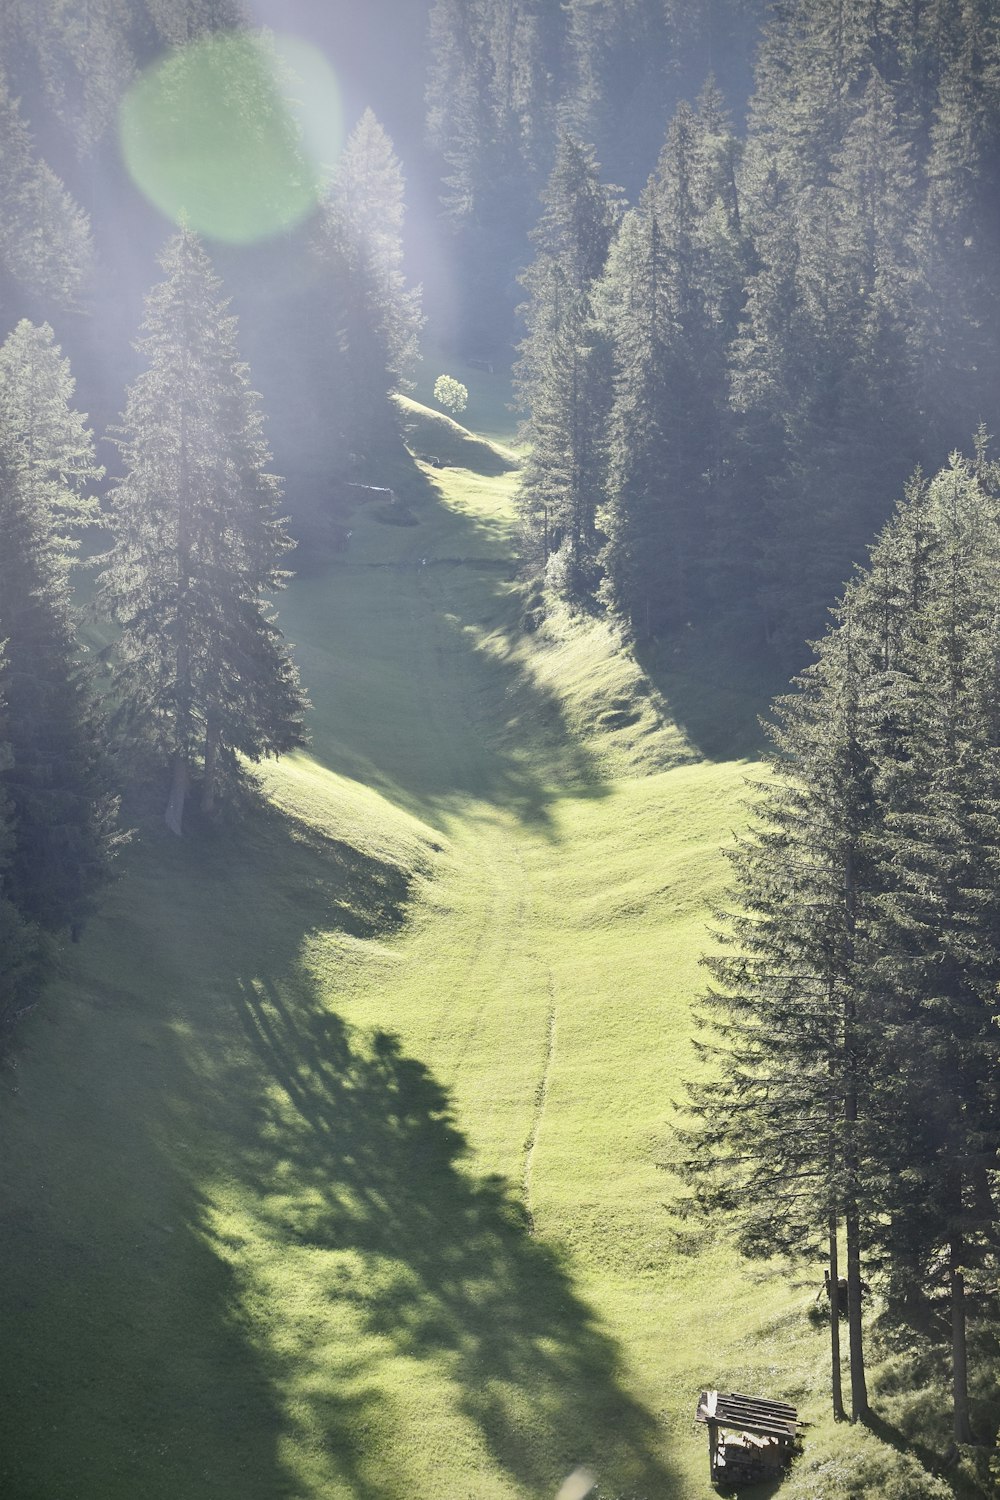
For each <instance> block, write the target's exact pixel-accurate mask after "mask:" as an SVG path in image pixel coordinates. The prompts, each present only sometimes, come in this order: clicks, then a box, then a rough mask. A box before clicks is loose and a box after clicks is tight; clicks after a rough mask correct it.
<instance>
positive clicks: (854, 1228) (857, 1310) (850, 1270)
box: [845, 1191, 871, 1422]
mask: <svg viewBox="0 0 1000 1500" xmlns="http://www.w3.org/2000/svg"><path fill="white" fill-rule="evenodd" d="M845 1218H846V1222H847V1330H848V1342H849V1345H850V1351H851V1421H852V1422H863V1421H865V1419H866V1418H867V1417H868V1416H870V1415H871V1408H870V1407H869V1405H868V1384H867V1382H866V1380H865V1349H864V1333H863V1328H862V1322H861V1228H860V1225H859V1223H858V1205H857V1202H856V1201H855V1199H854V1195H853V1191H852V1194H851V1197H850V1198H849V1200H848V1203H847V1211H846V1215H845Z"/></svg>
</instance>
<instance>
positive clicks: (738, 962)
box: [689, 444, 1000, 1442]
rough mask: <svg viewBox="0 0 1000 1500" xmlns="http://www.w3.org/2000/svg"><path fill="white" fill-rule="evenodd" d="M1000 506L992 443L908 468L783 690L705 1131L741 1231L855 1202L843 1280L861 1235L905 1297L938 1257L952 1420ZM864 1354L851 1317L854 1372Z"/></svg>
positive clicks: (983, 938) (961, 1408) (745, 870)
mask: <svg viewBox="0 0 1000 1500" xmlns="http://www.w3.org/2000/svg"><path fill="white" fill-rule="evenodd" d="M998 518H1000V494H998V488H997V475H996V473H995V471H994V470H993V469H992V467H991V466H990V465H989V464H987V462H986V460H985V457H984V455H983V451H982V444H981V445H980V451H979V459H978V464H977V469H976V471H973V468H972V466H971V465H969V464H967V463H965V462H963V461H962V460H960V459H958V458H957V457H955V458H953V460H952V463H951V465H950V466H949V468H948V469H947V470H945V471H943V472H942V473H941V474H940V475H938V477H937V478H936V479H935V480H934V481H933V482H932V483H931V484H930V485H925V484H923V483H922V482H919V481H915V482H914V484H913V485H912V486H911V487H910V490H909V492H908V495H907V498H906V501H905V502H904V503H903V504H902V505H901V506H900V507H899V509H898V512H897V515H896V517H895V518H894V520H893V522H892V523H891V524H890V525H889V526H888V527H887V528H886V530H885V532H884V533H883V535H882V536H881V537H880V539H879V541H878V543H877V544H876V546H875V547H874V549H873V551H872V561H871V567H870V570H869V572H867V573H865V574H862V575H861V576H860V577H859V578H858V579H857V580H856V581H855V583H853V584H852V585H851V587H850V588H849V589H848V591H847V593H846V595H845V598H844V602H843V604H842V606H841V607H840V610H839V611H838V617H837V622H836V624H835V625H834V626H833V627H831V629H830V630H829V631H828V632H827V635H826V636H825V637H824V639H823V640H822V641H821V642H820V643H819V645H818V646H817V659H816V662H815V663H814V665H813V666H811V667H810V668H809V669H808V670H807V671H806V672H805V673H804V674H803V675H802V676H801V677H800V678H799V679H797V681H796V684H795V686H796V689H797V691H796V692H795V693H794V694H792V695H790V696H788V697H786V698H784V699H781V700H779V702H778V705H777V721H776V725H775V727H774V730H773V736H774V739H775V742H776V745H777V749H778V752H779V758H778V759H777V761H776V762H775V768H774V769H775V775H774V777H773V779H771V780H769V781H768V782H767V783H765V784H764V786H763V787H762V788H761V791H760V795H759V798H758V800H757V803H756V811H757V815H758V818H759V819H760V826H759V828H758V830H757V831H756V833H755V834H754V835H752V836H751V837H749V838H744V839H741V840H740V841H739V842H738V843H737V846H736V848H735V850H734V852H733V854H732V861H733V865H734V869H735V872H736V882H735V887H734V892H733V898H734V904H733V906H732V907H731V909H730V910H729V911H728V913H727V914H726V916H725V919H724V926H723V932H722V934H721V936H722V941H723V944H724V948H723V952H722V954H721V955H720V956H716V957H712V958H710V959H709V960H708V964H709V968H710V969H711V971H712V973H713V976H714V977H715V979H716V980H717V981H718V988H717V989H716V990H714V991H713V992H711V993H710V995H709V997H708V1005H709V1009H710V1013H711V1018H712V1019H711V1026H710V1030H707V1031H706V1048H705V1050H706V1051H707V1052H708V1053H709V1055H711V1056H712V1057H713V1058H714V1059H715V1064H714V1072H713V1075H711V1076H710V1077H709V1079H708V1080H707V1081H705V1082H703V1083H701V1084H700V1085H699V1086H698V1087H697V1088H696V1089H695V1094H694V1104H695V1110H696V1114H697V1116H698V1119H699V1122H700V1123H699V1126H698V1129H697V1130H696V1131H695V1133H694V1135H693V1136H692V1137H691V1138H690V1144H691V1145H692V1146H693V1148H694V1150H693V1153H692V1155H691V1158H690V1162H689V1171H690V1173H691V1175H692V1176H693V1178H694V1180H695V1181H696V1183H698V1184H700V1189H701V1191H702V1193H703V1194H704V1196H705V1197H706V1198H707V1199H708V1200H709V1201H714V1202H715V1203H716V1204H726V1205H728V1206H729V1207H730V1208H732V1209H735V1210H736V1211H737V1212H738V1213H739V1215H740V1217H741V1219H742V1223H743V1226H744V1229H743V1234H744V1239H745V1241H746V1242H747V1244H748V1246H750V1247H752V1248H755V1249H757V1250H759V1251H763V1252H765V1253H768V1252H770V1251H773V1250H774V1249H781V1250H783V1251H786V1252H792V1253H796V1252H797V1253H800V1254H801V1253H802V1252H803V1251H804V1250H807V1249H808V1248H810V1244H811V1240H813V1239H818V1238H819V1237H821V1236H822V1235H823V1234H824V1233H825V1232H826V1229H827V1225H828V1224H829V1223H831V1222H834V1223H835V1222H836V1221H838V1220H839V1219H840V1217H841V1215H843V1216H844V1218H845V1219H846V1223H847V1240H848V1257H849V1263H848V1280H849V1282H850V1281H851V1279H852V1273H853V1274H859V1273H860V1264H859V1260H858V1257H859V1255H860V1252H861V1249H862V1247H863V1246H864V1247H865V1248H867V1250H868V1253H869V1257H870V1259H869V1264H870V1265H871V1266H880V1267H881V1269H882V1271H883V1273H884V1276H885V1281H886V1285H887V1287H888V1288H889V1290H890V1294H891V1296H894V1297H895V1301H896V1306H897V1310H898V1308H899V1307H905V1305H906V1304H907V1302H908V1301H910V1302H911V1303H912V1300H913V1299H914V1298H916V1300H917V1301H918V1302H919V1301H920V1300H921V1290H922V1289H923V1288H925V1287H926V1286H927V1285H928V1284H930V1282H931V1281H932V1279H933V1272H932V1267H933V1266H934V1264H935V1263H939V1262H940V1260H941V1258H942V1257H943V1258H944V1261H945V1263H946V1264H947V1265H948V1266H949V1289H950V1294H951V1304H952V1320H953V1330H952V1332H953V1344H954V1350H953V1358H954V1401H955V1437H956V1440H957V1441H959V1442H967V1441H969V1427H968V1422H969V1418H968V1396H967V1390H966V1377H965V1373H964V1359H965V1341H966V1331H965V1317H966V1314H965V1301H964V1299H965V1289H964V1281H965V1279H966V1278H968V1277H971V1278H972V1280H973V1281H975V1282H976V1284H977V1285H978V1284H979V1282H980V1281H981V1280H982V1277H983V1276H984V1275H986V1276H987V1277H988V1274H989V1273H988V1272H987V1271H986V1269H985V1268H987V1267H992V1268H994V1270H995V1266H996V1263H997V1256H998V1252H1000V1238H998V1235H997V1232H996V1210H995V1208H994V1207H993V1206H992V1204H993V1199H992V1187H991V1183H992V1182H994V1181H995V1177H996V1173H997V1171H998V1169H1000V1092H998V1087H997V1073H996V1067H995V1060H996V1052H997V1038H996V1019H997V999H996V996H997V993H998V991H1000V928H998V926H997V922H996V917H995V912H996V909H997V891H998V882H1000V859H998V850H1000V707H998V698H997V680H996V669H995V663H996V659H997V611H996V599H997V596H998V592H1000V546H998V542H997V538H998V535H1000V531H998V525H997V522H998ZM983 1284H985V1283H983ZM851 1309H852V1318H853V1317H854V1316H855V1315H856V1313H857V1298H856V1296H855V1294H854V1293H852V1295H851ZM860 1359H861V1346H860V1325H858V1326H857V1327H852V1378H853V1379H855V1380H857V1379H858V1378H859V1370H860ZM855 1398H856V1399H855V1407H856V1409H857V1405H858V1399H859V1395H858V1392H856V1393H855ZM864 1399H865V1398H864V1396H863V1393H862V1394H861V1396H860V1400H861V1404H862V1407H863V1403H864Z"/></svg>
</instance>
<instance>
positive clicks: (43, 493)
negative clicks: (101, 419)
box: [0, 318, 104, 556]
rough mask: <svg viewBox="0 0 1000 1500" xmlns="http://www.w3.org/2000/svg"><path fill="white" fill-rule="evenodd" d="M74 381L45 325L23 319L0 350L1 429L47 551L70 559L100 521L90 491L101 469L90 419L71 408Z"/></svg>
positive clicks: (96, 505) (100, 473) (48, 328)
mask: <svg viewBox="0 0 1000 1500" xmlns="http://www.w3.org/2000/svg"><path fill="white" fill-rule="evenodd" d="M74 389H75V381H74V380H73V377H72V375H71V374H70V367H69V360H68V359H64V358H63V357H62V352H61V350H60V349H59V346H58V345H57V344H56V342H55V335H54V334H53V332H52V329H51V328H50V326H49V325H48V323H43V324H42V325H41V327H36V326H35V325H34V324H32V323H29V322H28V320H27V319H26V318H22V320H21V322H20V323H18V325H17V327H16V328H14V329H13V331H12V332H11V333H10V334H8V336H7V339H6V341H5V342H4V344H3V346H2V347H0V425H2V427H3V429H4V431H5V432H6V433H7V434H8V435H9V436H10V437H11V438H12V439H13V441H14V442H15V443H16V444H17V446H18V448H19V450H20V454H21V458H22V462H23V474H22V481H21V482H22V485H23V486H24V488H25V491H26V494H27V497H28V498H29V499H30V502H31V504H32V505H33V506H34V507H35V508H36V509H37V510H38V512H39V514H40V515H43V516H44V517H45V519H46V522H47V526H48V530H49V533H50V537H51V545H52V547H53V548H54V550H55V551H56V553H57V554H59V555H62V556H68V555H69V554H70V553H72V552H73V551H75V550H76V548H77V547H78V546H79V538H78V536H77V535H76V533H77V532H79V531H80V530H81V529H82V528H84V527H87V526H90V525H93V523H94V522H95V521H96V519H97V516H98V504H97V501H96V499H95V498H94V497H93V496H92V495H89V494H88V493H87V487H88V486H89V485H92V484H94V483H96V482H97V481H98V480H99V479H100V478H101V477H102V475H103V473H104V470H103V469H102V468H101V467H100V465H99V464H98V463H97V461H96V459H95V456H94V438H93V434H92V433H91V431H90V429H89V428H88V427H87V419H86V417H85V416H83V415H82V414H81V413H80V412H78V411H75V410H74V409H73V407H72V406H71V404H70V403H71V401H72V399H73V392H74Z"/></svg>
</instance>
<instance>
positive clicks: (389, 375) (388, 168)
mask: <svg viewBox="0 0 1000 1500" xmlns="http://www.w3.org/2000/svg"><path fill="white" fill-rule="evenodd" d="M403 214H404V205H403V175H402V170H401V168H400V163H399V160H398V158H397V156H396V154H395V151H394V150H393V145H392V141H391V140H390V139H389V137H388V135H387V134H386V132H385V130H384V129H383V127H382V126H381V125H380V124H379V122H378V120H377V119H376V118H375V115H374V114H373V113H372V111H371V110H370V109H368V110H365V112H364V114H363V115H362V117H361V119H360V120H359V121H358V124H357V125H356V126H355V128H354V130H353V131H352V133H351V135H350V137H349V138H348V140H347V143H346V145H345V146H344V150H343V152H342V154H341V157H340V160H339V161H338V163H337V165H336V167H335V168H334V171H333V174H332V177H331V181H330V186H329V192H328V195H327V197H326V200H325V203H324V212H323V220H322V224H321V227H320V231H319V234H318V237H317V241H316V251H317V256H318V259H319V262H320V264H321V266H322V268H323V272H324V275H325V276H326V278H327V279H328V280H329V283H330V285H331V290H332V296H333V301H334V306H335V309H336V311H335V316H336V317H337V320H338V322H339V325H340V326H339V329H338V330H337V331H338V333H339V335H340V339H341V342H342V346H343V353H344V370H343V375H342V379H341V382H340V389H339V390H338V391H337V392H336V399H337V400H338V401H339V402H340V403H341V404H342V405H343V407H344V410H343V412H342V413H341V416H340V420H341V421H342V423H343V427H344V430H345V442H346V444H347V447H348V450H349V451H350V452H351V453H353V454H354V455H355V456H356V457H358V458H369V459H370V458H372V457H374V456H376V455H378V454H380V453H383V452H384V451H385V450H386V449H387V448H390V447H391V446H392V445H393V442H394V440H397V439H398V433H397V428H396V421H395V407H394V406H393V404H392V402H391V400H390V396H391V394H392V393H393V392H394V391H396V390H398V389H399V388H400V387H401V386H405V385H407V384H408V383H409V377H410V376H411V374H412V372H413V369H414V367H415V365H416V363H417V361H418V360H419V357H420V356H419V334H420V329H421V327H422V326H423V316H422V314H421V312H420V288H419V287H408V286H407V285H406V278H405V276H404V273H403V269H402V264H403V239H402V233H403ZM331 332H332V330H329V329H327V330H324V337H325V338H327V339H329V337H330V334H331ZM332 394H333V393H332Z"/></svg>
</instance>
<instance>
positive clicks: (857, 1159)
mask: <svg viewBox="0 0 1000 1500" xmlns="http://www.w3.org/2000/svg"><path fill="white" fill-rule="evenodd" d="M852 616H853V610H852V603H851V600H850V598H848V600H847V601H845V604H844V606H843V613H842V624H841V626H840V628H839V629H838V630H836V631H833V632H831V633H830V635H829V636H828V637H827V638H826V640H825V641H824V642H823V643H822V644H821V646H820V648H819V652H818V659H817V661H816V663H815V664H814V665H813V666H812V667H810V668H809V669H808V670H807V671H806V672H805V673H803V674H802V676H801V677H800V678H798V679H797V680H796V684H795V686H796V688H797V691H796V692H795V693H793V694H791V695H789V696H787V697H785V698H783V699H781V700H779V701H778V703H777V704H776V711H775V718H774V721H773V724H772V736H773V739H774V742H775V746H776V750H777V752H778V754H777V757H776V759H775V761H774V764H773V772H774V774H773V775H772V777H771V779H769V780H768V781H766V782H764V783H762V784H761V785H760V786H759V787H758V788H757V792H758V795H757V798H756V799H755V802H754V804H753V811H754V815H755V822H756V828H755V831H754V832H753V833H751V834H750V835H748V836H746V837H744V838H741V839H740V840H739V841H738V843H737V845H736V847H735V849H734V850H733V851H732V853H731V855H730V858H731V860H732V864H733V868H734V872H735V882H734V885H733V889H732V904H731V905H730V906H729V907H728V908H727V909H726V910H725V911H724V912H723V913H722V914H721V918H722V925H721V927H720V932H719V937H720V940H721V944H722V948H721V952H720V953H719V954H718V955H717V956H714V957H712V958H710V959H708V960H707V961H706V962H707V963H708V967H709V969H710V971H711V973H712V975H713V979H714V980H715V982H716V983H715V987H714V988H713V989H712V990H710V991H709V993H708V995H707V997H706V1026H707V1029H710V1032H711V1034H712V1035H713V1036H714V1037H718V1038H720V1041H719V1043H718V1044H716V1043H715V1042H713V1043H710V1044H703V1047H702V1050H703V1051H705V1052H709V1053H713V1052H714V1053H715V1054H717V1065H718V1069H719V1076H718V1077H717V1079H715V1080H713V1081H712V1082H709V1083H703V1084H699V1085H698V1086H696V1087H695V1088H694V1089H693V1091H692V1098H693V1105H694V1111H695V1115H696V1118H697V1119H698V1122H699V1124H698V1127H697V1129H696V1130H695V1132H694V1133H693V1134H691V1135H689V1136H688V1137H687V1144H688V1147H689V1148H691V1147H693V1148H694V1155H692V1157H691V1158H690V1159H689V1171H690V1173H691V1174H692V1175H693V1176H694V1178H695V1180H696V1181H698V1182H699V1183H700V1184H701V1191H702V1192H703V1193H705V1194H706V1196H707V1198H708V1201H710V1202H712V1201H714V1202H720V1201H723V1202H725V1203H726V1204H727V1205H729V1206H730V1207H732V1208H733V1209H734V1210H735V1211H736V1215H737V1218H738V1219H739V1220H740V1221H741V1222H742V1226H743V1227H742V1230H741V1240H742V1243H743V1244H744V1246H745V1247H746V1248H748V1249H751V1250H755V1251H757V1252H763V1253H766V1254H772V1253H774V1252H775V1251H776V1250H783V1251H784V1252H786V1253H790V1254H794V1255H800V1256H801V1255H803V1254H814V1253H816V1250H817V1249H818V1247H819V1246H820V1245H821V1244H824V1243H825V1247H826V1252H827V1255H828V1266H829V1282H830V1286H831V1293H832V1294H834V1289H835V1288H836V1286H837V1284H838V1280H839V1265H838V1259H837V1254H838V1237H839V1225H840V1223H841V1221H843V1223H844V1226H845V1230H846V1240H847V1283H848V1327H849V1336H850V1354H851V1411H852V1417H853V1418H854V1419H855V1420H857V1419H860V1418H863V1417H864V1416H865V1415H866V1414H867V1411H868V1395H867V1383H866V1378H865V1365H864V1349H863V1334H862V1303H861V1298H862V1267H861V1251H862V1244H863V1238H864V1234H865V1229H866V1223H867V1218H868V1214H869V1213H870V1212H871V1207H870V1205H869V1204H867V1203H866V1202H865V1201H863V1197H862V1180H863V1169H864V1167H865V1166H866V1164H867V1154H868V1153H867V1137H868V1133H869V1130H870V1122H869V1118H868V1101H869V1098H870V1093H871V1083H870V1076H869V1070H870V1067H871V1059H872V1052H871V1047H870V1045H869V1044H870V1038H871V1035H872V1017H871V1016H870V1015H868V1014H867V1013H866V1009H865V1005H864V1000H863V996H864V985H863V976H864V975H865V974H866V972H867V969H868V965H869V963H870V962H871V952H870V949H869V947H868V945H867V943H866V940H865V933H866V925H867V913H868V910H869V909H870V906H871V903H872V900H873V899H874V897H875V895H876V894H877V888H876V884H875V878H874V869H875V867H874V865H873V861H872V838H873V835H874V833H875V832H876V830H877V818H876V809H875V808H874V805H873V799H872V777H873V766H872V763H871V758H870V755H869V754H868V752H867V750H866V746H865V740H866V734H865V723H866V720H867V718H868V716H869V715H870V712H871V705H870V701H869V699H868V695H867V694H866V691H865V686H864V681H863V674H862V671H861V665H860V661H859V653H858V650H857V645H856V642H855V639H854V636H855V629H854V623H853V617H852ZM831 1311H832V1314H833V1317H832V1322H831V1330H832V1336H833V1348H832V1355H833V1388H834V1411H835V1415H838V1416H839V1415H841V1414H842V1410H841V1404H840V1395H839V1342H838V1340H839V1335H838V1329H837V1321H836V1318H837V1313H838V1308H837V1305H836V1302H835V1303H834V1305H833V1307H832V1309H831Z"/></svg>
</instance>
